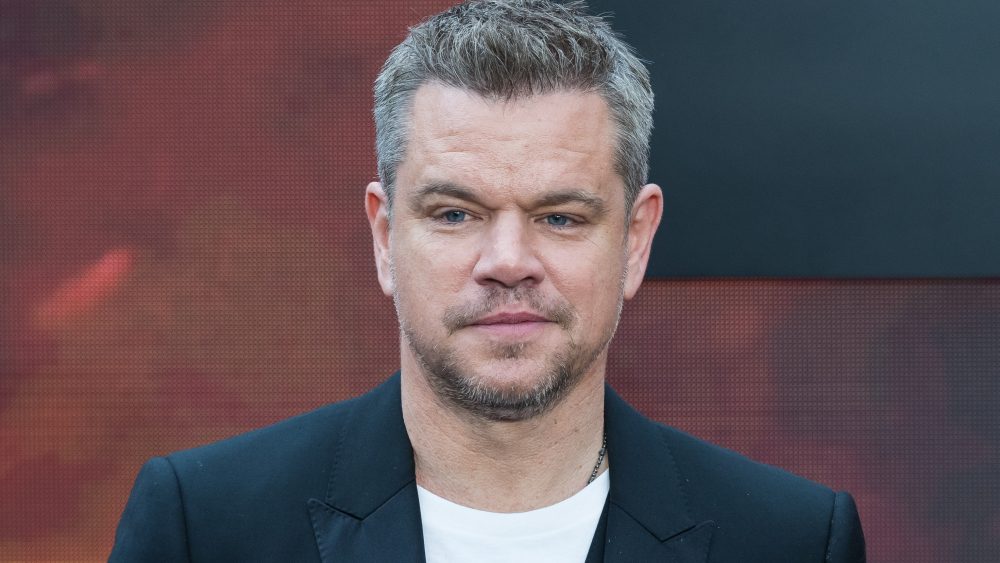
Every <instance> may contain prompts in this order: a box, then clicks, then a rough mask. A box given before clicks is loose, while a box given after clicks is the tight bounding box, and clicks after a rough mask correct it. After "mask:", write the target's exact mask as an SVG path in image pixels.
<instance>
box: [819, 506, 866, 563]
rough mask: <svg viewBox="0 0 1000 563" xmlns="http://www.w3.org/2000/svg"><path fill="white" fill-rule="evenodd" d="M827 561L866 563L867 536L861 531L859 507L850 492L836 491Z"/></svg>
mask: <svg viewBox="0 0 1000 563" xmlns="http://www.w3.org/2000/svg"><path fill="white" fill-rule="evenodd" d="M826 561H827V563H865V536H864V533H863V532H862V531H861V519H860V518H859V517H858V508H857V506H855V504H854V499H853V498H852V497H851V495H850V494H849V493H845V492H840V493H836V494H835V495H834V497H833V514H832V515H831V516H830V535H829V539H828V540H827V545H826Z"/></svg>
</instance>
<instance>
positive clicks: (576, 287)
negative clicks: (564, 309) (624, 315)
mask: <svg viewBox="0 0 1000 563" xmlns="http://www.w3.org/2000/svg"><path fill="white" fill-rule="evenodd" d="M550 264H551V266H550V268H549V275H550V276H551V278H552V282H553V285H555V287H556V288H557V289H558V290H559V291H560V293H562V294H563V296H564V297H565V298H566V299H568V300H569V301H570V303H571V304H572V305H573V307H574V308H576V310H577V314H579V315H580V317H581V319H595V321H596V320H597V319H596V318H595V317H600V316H602V315H606V314H608V313H607V311H608V310H610V311H616V310H617V306H618V305H617V303H618V295H619V287H620V283H621V282H620V280H621V273H622V270H623V268H624V262H623V259H622V257H621V255H620V254H618V253H614V254H612V253H610V252H601V253H592V254H589V255H588V254H584V253H576V252H562V253H561V254H560V256H559V259H558V260H557V261H550Z"/></svg>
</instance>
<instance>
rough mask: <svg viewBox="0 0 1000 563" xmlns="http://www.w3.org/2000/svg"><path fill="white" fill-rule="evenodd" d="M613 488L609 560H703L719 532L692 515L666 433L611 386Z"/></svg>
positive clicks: (607, 403) (607, 402)
mask: <svg viewBox="0 0 1000 563" xmlns="http://www.w3.org/2000/svg"><path fill="white" fill-rule="evenodd" d="M604 420H605V426H606V430H607V433H608V457H609V462H610V464H611V469H612V471H611V492H610V507H609V512H608V524H607V532H606V535H605V543H604V560H605V561H607V562H618V561H621V562H625V561H670V562H674V563H696V562H697V563H703V562H704V561H706V560H707V559H708V551H709V547H710V545H711V541H712V534H713V532H714V531H715V523H714V522H712V521H705V522H697V521H695V520H694V519H692V517H691V516H690V508H689V507H688V503H687V495H686V493H685V491H684V486H683V481H682V479H681V476H680V475H679V473H678V470H677V464H676V463H675V462H674V458H673V454H672V453H671V451H670V447H669V446H668V444H667V442H666V441H665V434H664V433H663V432H662V430H661V429H660V428H659V426H658V425H657V424H655V423H654V422H651V421H650V420H648V419H646V418H645V417H643V416H642V415H641V414H639V413H638V412H637V411H636V410H635V409H633V408H632V407H631V406H629V405H628V404H627V403H626V402H625V401H624V400H622V398H621V397H619V396H618V395H617V394H616V393H615V392H614V391H613V390H612V389H611V387H606V388H605V399H604Z"/></svg>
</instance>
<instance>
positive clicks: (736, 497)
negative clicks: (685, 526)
mask: <svg viewBox="0 0 1000 563" xmlns="http://www.w3.org/2000/svg"><path fill="white" fill-rule="evenodd" d="M659 426H660V430H661V432H662V433H663V436H664V440H665V441H666V443H667V444H668V446H669V448H670V450H671V452H672V454H673V456H674V458H675V462H676V464H677V470H678V473H679V477H680V479H681V480H682V482H683V485H684V489H685V493H686V495H687V497H688V502H689V503H690V507H691V511H692V513H693V516H694V518H695V519H696V520H713V521H715V523H716V525H717V526H718V532H717V536H716V540H715V541H713V545H714V548H713V549H718V550H719V551H720V552H725V551H726V549H727V548H726V546H727V545H728V546H740V549H747V548H748V547H749V546H757V548H756V549H758V550H759V552H760V553H769V550H772V549H773V550H774V553H773V555H769V556H768V557H773V558H771V559H768V558H764V559H762V560H769V561H784V560H785V559H784V558H783V557H788V554H797V555H795V557H797V559H794V560H796V561H803V560H815V561H826V560H829V561H863V552H864V547H863V545H864V543H863V539H861V538H862V536H861V530H860V522H859V520H858V517H857V511H856V508H855V506H854V503H853V499H851V497H850V495H849V494H847V493H836V492H834V491H833V490H832V489H830V488H829V487H827V486H825V485H822V484H819V483H815V482H813V481H810V480H808V479H806V478H803V477H800V476H798V475H795V474H793V473H790V472H788V471H786V470H784V469H780V468H778V467H774V466H771V465H767V464H764V463H760V462H757V461H754V460H752V459H750V458H748V457H746V456H745V455H742V454H740V453H737V452H735V451H732V450H729V449H726V448H723V447H720V446H717V445H714V444H711V443H709V442H706V441H705V440H701V439H699V438H696V437H694V436H691V435H689V434H686V433H684V432H681V431H679V430H676V429H674V428H671V427H668V426H665V425H659ZM831 544H834V545H831ZM836 544H840V547H838V546H837V545H836ZM858 545H860V546H861V547H860V552H861V554H862V555H861V557H862V558H861V559H855V558H847V559H840V558H833V559H827V557H828V556H829V555H830V554H831V553H832V552H837V551H838V550H839V551H847V552H850V553H852V554H856V553H858V547H857V546H858ZM750 552H753V550H751V551H750ZM744 553H746V552H744ZM782 553H783V554H785V555H780V554H782ZM732 555H733V556H737V552H736V551H734V552H733V553H732Z"/></svg>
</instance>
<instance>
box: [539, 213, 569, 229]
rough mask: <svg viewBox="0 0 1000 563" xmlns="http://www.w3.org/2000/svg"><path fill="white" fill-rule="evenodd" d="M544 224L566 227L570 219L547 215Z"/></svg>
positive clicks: (563, 216) (562, 216)
mask: <svg viewBox="0 0 1000 563" xmlns="http://www.w3.org/2000/svg"><path fill="white" fill-rule="evenodd" d="M545 222H546V223H548V224H549V225H552V226H553V227H568V226H569V224H570V219H569V217H567V216H565V215H547V216H546V217H545Z"/></svg>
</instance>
